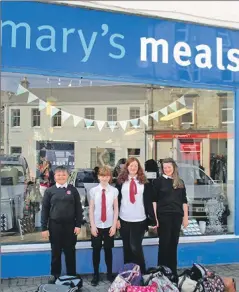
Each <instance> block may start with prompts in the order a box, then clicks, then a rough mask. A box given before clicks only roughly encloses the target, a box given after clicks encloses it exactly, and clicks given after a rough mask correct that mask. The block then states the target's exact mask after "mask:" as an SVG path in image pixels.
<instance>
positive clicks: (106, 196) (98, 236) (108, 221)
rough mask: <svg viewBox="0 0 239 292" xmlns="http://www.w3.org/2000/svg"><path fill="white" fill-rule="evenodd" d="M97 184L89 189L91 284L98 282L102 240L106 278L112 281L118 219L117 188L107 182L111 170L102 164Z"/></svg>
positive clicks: (110, 175) (95, 284) (109, 178)
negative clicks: (113, 250) (91, 253)
mask: <svg viewBox="0 0 239 292" xmlns="http://www.w3.org/2000/svg"><path fill="white" fill-rule="evenodd" d="M98 178H99V181H100V183H99V185H98V186H96V187H94V188H92V189H91V190H90V210H89V215H90V225H91V245H92V247H93V255H92V260H93V266H94V277H93V279H92V281H91V284H92V286H97V285H98V283H99V264H100V252H101V248H102V243H103V242H104V251H105V263H106V266H107V278H108V280H109V281H111V282H112V280H113V277H112V261H113V259H112V248H113V247H114V235H115V232H116V224H117V219H118V199H117V197H118V193H119V192H118V190H117V189H116V188H114V187H112V186H111V185H109V183H110V182H111V180H112V174H111V170H110V169H109V168H108V167H107V166H104V167H102V168H100V169H99V173H98Z"/></svg>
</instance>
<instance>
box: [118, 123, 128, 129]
mask: <svg viewBox="0 0 239 292" xmlns="http://www.w3.org/2000/svg"><path fill="white" fill-rule="evenodd" d="M119 124H120V126H121V128H122V129H123V130H124V131H125V130H126V127H127V124H128V121H120V122H119Z"/></svg>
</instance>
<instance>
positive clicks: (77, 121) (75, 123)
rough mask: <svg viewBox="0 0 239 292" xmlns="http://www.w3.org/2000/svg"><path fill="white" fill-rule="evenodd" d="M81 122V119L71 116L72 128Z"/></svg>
mask: <svg viewBox="0 0 239 292" xmlns="http://www.w3.org/2000/svg"><path fill="white" fill-rule="evenodd" d="M81 120H82V118H81V117H77V116H74V115H73V122H74V127H76V126H77V125H78V124H79V122H80V121H81Z"/></svg>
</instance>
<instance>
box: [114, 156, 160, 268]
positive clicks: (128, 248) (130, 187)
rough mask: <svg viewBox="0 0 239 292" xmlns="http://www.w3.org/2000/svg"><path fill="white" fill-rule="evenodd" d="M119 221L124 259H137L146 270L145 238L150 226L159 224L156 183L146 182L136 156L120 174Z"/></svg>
mask: <svg viewBox="0 0 239 292" xmlns="http://www.w3.org/2000/svg"><path fill="white" fill-rule="evenodd" d="M116 187H117V189H118V190H119V195H118V201H119V219H120V220H119V221H118V224H117V228H118V229H120V235H121V237H122V241H123V251H124V263H125V264H126V263H135V264H138V265H139V266H140V268H141V272H142V273H144V272H145V260H144V254H143V248H142V241H143V238H144V234H145V231H146V230H147V228H148V226H150V225H151V226H156V218H155V213H154V209H153V196H152V189H153V186H152V185H151V184H150V183H148V182H147V179H146V177H145V175H144V172H143V169H142V167H141V165H140V163H139V161H138V159H136V158H129V159H128V160H127V162H126V164H125V165H124V168H123V169H122V171H121V173H120V175H119V177H118V185H116Z"/></svg>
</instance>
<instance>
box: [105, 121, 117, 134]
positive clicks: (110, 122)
mask: <svg viewBox="0 0 239 292" xmlns="http://www.w3.org/2000/svg"><path fill="white" fill-rule="evenodd" d="M107 123H108V125H109V128H110V130H111V131H112V132H113V131H114V129H115V127H116V124H117V122H115V121H108V122H107Z"/></svg>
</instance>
